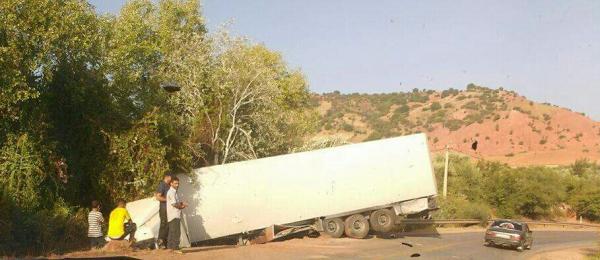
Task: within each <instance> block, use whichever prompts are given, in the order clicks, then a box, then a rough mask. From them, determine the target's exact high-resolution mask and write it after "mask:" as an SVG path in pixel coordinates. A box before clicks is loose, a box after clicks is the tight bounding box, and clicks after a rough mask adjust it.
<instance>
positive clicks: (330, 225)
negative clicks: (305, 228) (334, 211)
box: [323, 218, 344, 238]
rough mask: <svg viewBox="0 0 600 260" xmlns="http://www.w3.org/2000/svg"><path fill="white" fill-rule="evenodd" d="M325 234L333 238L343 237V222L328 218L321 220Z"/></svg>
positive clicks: (339, 219)
mask: <svg viewBox="0 0 600 260" xmlns="http://www.w3.org/2000/svg"><path fill="white" fill-rule="evenodd" d="M323 230H324V231H325V234H327V235H328V236H330V237H333V238H339V237H342V235H344V221H343V220H342V219H341V218H330V219H325V220H323Z"/></svg>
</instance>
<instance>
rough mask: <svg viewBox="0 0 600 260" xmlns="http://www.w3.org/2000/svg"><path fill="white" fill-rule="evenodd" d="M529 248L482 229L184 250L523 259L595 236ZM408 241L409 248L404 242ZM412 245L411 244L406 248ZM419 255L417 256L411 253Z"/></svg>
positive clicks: (552, 235)
mask: <svg viewBox="0 0 600 260" xmlns="http://www.w3.org/2000/svg"><path fill="white" fill-rule="evenodd" d="M533 235H534V244H533V247H532V249H531V250H525V251H523V252H518V251H516V250H514V249H507V248H496V247H485V246H483V233H482V232H467V233H452V234H438V235H412V236H404V237H397V238H393V239H383V238H377V237H372V238H368V239H362V240H359V239H349V238H341V239H331V238H305V239H293V240H289V241H283V242H275V243H269V244H265V245H253V246H247V247H238V248H231V249H220V250H211V251H206V252H197V253H188V254H185V257H186V258H187V259H205V258H212V259H215V258H218V259H240V258H243V259H527V258H528V257H531V256H533V255H535V254H536V253H541V252H545V251H552V250H558V249H563V248H570V247H578V246H595V245H597V243H598V241H599V240H600V237H599V236H598V233H597V232H589V231H538V232H534V234H533ZM409 245H410V246H409ZM411 246H412V247H411ZM414 254H419V255H420V256H418V257H411V255H414Z"/></svg>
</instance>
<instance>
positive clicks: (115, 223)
mask: <svg viewBox="0 0 600 260" xmlns="http://www.w3.org/2000/svg"><path fill="white" fill-rule="evenodd" d="M136 229H137V227H136V225H135V223H133V221H132V220H131V217H130V216H129V212H127V209H126V208H125V201H124V200H119V201H118V202H117V207H116V208H115V209H114V210H113V211H112V212H110V217H109V220H108V237H109V238H110V239H112V240H123V239H125V237H126V236H127V235H129V242H130V243H131V244H133V243H135V230H136Z"/></svg>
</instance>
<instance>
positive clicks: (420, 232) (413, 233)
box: [375, 226, 441, 239]
mask: <svg viewBox="0 0 600 260" xmlns="http://www.w3.org/2000/svg"><path fill="white" fill-rule="evenodd" d="M440 236H441V235H440V233H439V232H438V230H437V228H436V227H434V226H428V227H424V228H418V229H417V228H410V229H409V228H406V227H401V228H400V230H396V231H392V232H388V233H377V234H375V237H377V238H380V239H397V238H405V237H432V238H440Z"/></svg>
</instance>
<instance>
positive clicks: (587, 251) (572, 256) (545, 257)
mask: <svg viewBox="0 0 600 260" xmlns="http://www.w3.org/2000/svg"><path fill="white" fill-rule="evenodd" d="M599 253H600V249H598V247H590V246H582V247H573V248H565V249H560V250H556V251H550V252H544V253H540V254H537V255H535V256H533V257H531V258H529V259H530V260H551V259H561V260H585V259H600V258H593V257H592V256H594V255H598V254H599Z"/></svg>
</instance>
